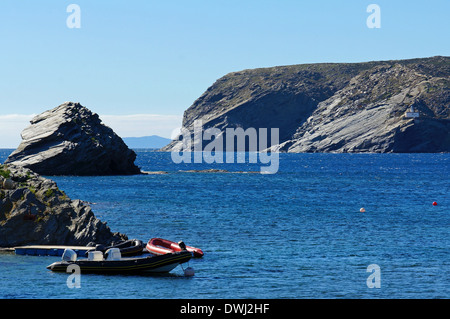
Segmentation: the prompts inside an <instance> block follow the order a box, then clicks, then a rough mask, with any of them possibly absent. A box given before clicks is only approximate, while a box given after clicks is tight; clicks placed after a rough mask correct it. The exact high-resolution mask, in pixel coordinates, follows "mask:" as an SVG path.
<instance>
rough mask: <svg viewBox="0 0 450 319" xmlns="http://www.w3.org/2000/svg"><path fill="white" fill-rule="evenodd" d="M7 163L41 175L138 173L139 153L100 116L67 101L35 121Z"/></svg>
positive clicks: (37, 117)
mask: <svg viewBox="0 0 450 319" xmlns="http://www.w3.org/2000/svg"><path fill="white" fill-rule="evenodd" d="M22 140H23V141H22V143H21V144H20V145H19V147H18V148H17V149H16V150H15V151H14V152H13V153H12V154H11V155H10V156H9V157H8V159H7V160H6V161H5V164H14V165H16V166H22V167H26V168H29V169H31V170H33V171H34V172H36V173H38V174H41V175H50V176H52V175H85V176H86V175H134V174H140V169H139V168H138V167H137V166H136V165H135V164H134V161H135V159H136V153H134V151H132V150H130V149H129V148H128V147H127V145H126V144H125V143H124V142H123V140H122V139H121V138H120V137H119V136H118V135H117V134H116V133H114V131H113V130H112V129H111V128H109V127H107V126H105V125H104V124H103V123H102V122H101V120H100V118H99V116H98V115H97V114H95V113H92V112H91V111H90V110H88V109H87V108H85V107H83V106H82V105H80V104H79V103H72V102H66V103H64V104H61V105H60V106H58V107H56V108H54V109H53V110H50V111H46V112H44V113H42V114H40V115H38V116H36V117H34V118H33V119H32V120H31V125H30V126H29V127H27V128H26V129H25V130H23V132H22Z"/></svg>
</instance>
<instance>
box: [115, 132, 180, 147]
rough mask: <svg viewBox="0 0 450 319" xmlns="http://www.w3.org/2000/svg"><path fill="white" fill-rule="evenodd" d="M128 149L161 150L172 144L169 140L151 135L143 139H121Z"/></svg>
mask: <svg viewBox="0 0 450 319" xmlns="http://www.w3.org/2000/svg"><path fill="white" fill-rule="evenodd" d="M122 139H123V141H124V142H125V144H127V146H128V147H129V148H158V149H159V148H162V147H164V146H166V145H167V144H169V143H170V142H172V140H171V139H169V138H165V137H161V136H157V135H152V136H143V137H124V138H122Z"/></svg>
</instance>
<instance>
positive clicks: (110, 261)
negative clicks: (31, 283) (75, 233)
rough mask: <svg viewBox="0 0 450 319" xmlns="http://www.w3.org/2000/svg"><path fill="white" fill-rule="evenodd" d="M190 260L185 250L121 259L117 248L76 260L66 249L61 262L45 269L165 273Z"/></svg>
mask: <svg viewBox="0 0 450 319" xmlns="http://www.w3.org/2000/svg"><path fill="white" fill-rule="evenodd" d="M191 258H192V254H191V253H190V252H188V251H186V250H184V251H180V252H177V253H171V254H166V255H160V256H154V255H147V256H143V257H122V255H121V253H120V249H119V248H110V249H108V250H107V251H106V253H105V254H103V253H102V252H101V251H90V252H88V258H87V259H78V258H77V254H76V253H75V252H74V251H73V250H71V249H66V250H65V251H64V253H63V256H62V260H61V261H58V262H54V263H53V264H51V265H49V266H47V269H50V270H51V271H55V272H66V271H67V268H68V267H69V266H71V265H77V266H79V267H80V272H81V273H100V274H112V273H165V272H170V271H172V270H173V269H174V268H176V267H177V266H178V265H180V264H182V263H186V262H188V261H189V260H190V259H191ZM69 271H71V269H69Z"/></svg>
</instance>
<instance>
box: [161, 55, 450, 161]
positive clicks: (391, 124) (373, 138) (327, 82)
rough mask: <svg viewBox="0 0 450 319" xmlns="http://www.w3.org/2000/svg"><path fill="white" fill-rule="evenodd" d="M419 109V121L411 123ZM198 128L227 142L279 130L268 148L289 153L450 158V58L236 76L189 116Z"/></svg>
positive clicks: (190, 125) (188, 122)
mask: <svg viewBox="0 0 450 319" xmlns="http://www.w3.org/2000/svg"><path fill="white" fill-rule="evenodd" d="M411 107H412V108H413V110H414V111H415V112H417V113H419V115H420V116H419V118H409V117H406V116H405V112H407V111H410V110H411ZM196 120H202V124H203V130H206V129H208V128H217V129H219V130H220V132H222V137H223V141H226V129H227V128H243V129H244V130H246V129H248V128H256V129H257V130H258V129H259V128H267V129H270V128H279V141H278V143H276V144H270V140H269V141H268V142H269V145H270V146H271V149H272V150H278V151H282V152H377V153H392V152H399V153H402V152H405V153H406V152H425V153H426V152H449V151H450V57H442V56H437V57H432V58H419V59H410V60H396V61H374V62H364V63H321V64H302V65H292V66H279V67H272V68H263V69H251V70H243V71H240V72H233V73H230V74H227V75H225V76H224V77H222V78H220V79H218V80H217V81H216V82H215V83H214V84H213V85H212V86H211V87H209V88H208V89H207V90H206V92H205V93H203V94H202V95H201V96H200V97H199V98H198V99H197V100H196V101H195V102H194V103H193V105H192V106H191V107H189V108H188V109H187V110H186V111H185V113H184V117H183V123H182V125H183V127H184V128H186V129H188V130H189V132H190V134H191V136H193V131H194V121H196ZM192 139H193V138H192ZM208 142H209V141H207V142H206V144H207V143H208ZM181 145H182V142H181V137H180V139H178V140H175V141H173V142H172V143H170V144H169V145H167V146H166V147H164V148H162V149H161V150H162V151H179V150H180V149H181ZM203 146H205V142H204V144H203ZM223 149H224V150H225V145H224V147H223ZM260 151H261V149H260Z"/></svg>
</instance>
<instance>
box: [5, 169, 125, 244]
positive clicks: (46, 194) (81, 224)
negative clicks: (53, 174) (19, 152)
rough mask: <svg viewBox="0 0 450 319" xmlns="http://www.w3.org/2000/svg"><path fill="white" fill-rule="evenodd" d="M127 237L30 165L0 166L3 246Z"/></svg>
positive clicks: (81, 242) (79, 242)
mask: <svg viewBox="0 0 450 319" xmlns="http://www.w3.org/2000/svg"><path fill="white" fill-rule="evenodd" d="M126 239H127V236H126V235H123V234H120V233H113V232H111V230H110V228H109V227H108V226H107V225H106V223H105V222H102V221H100V220H99V219H97V218H96V217H95V216H94V213H93V212H92V209H91V207H90V206H89V205H88V204H87V203H85V202H82V201H80V200H71V199H70V198H69V197H68V196H67V195H66V194H65V193H64V192H63V191H61V190H60V189H59V188H58V186H57V185H56V183H55V182H54V181H52V180H49V179H47V178H44V177H42V176H40V175H38V174H36V173H35V172H33V171H31V170H30V169H27V168H23V167H18V166H14V165H11V164H10V165H0V247H13V246H20V245H30V244H35V245H76V246H85V245H87V244H88V243H90V242H94V243H97V244H103V245H109V244H111V243H112V242H117V241H121V240H126Z"/></svg>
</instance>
